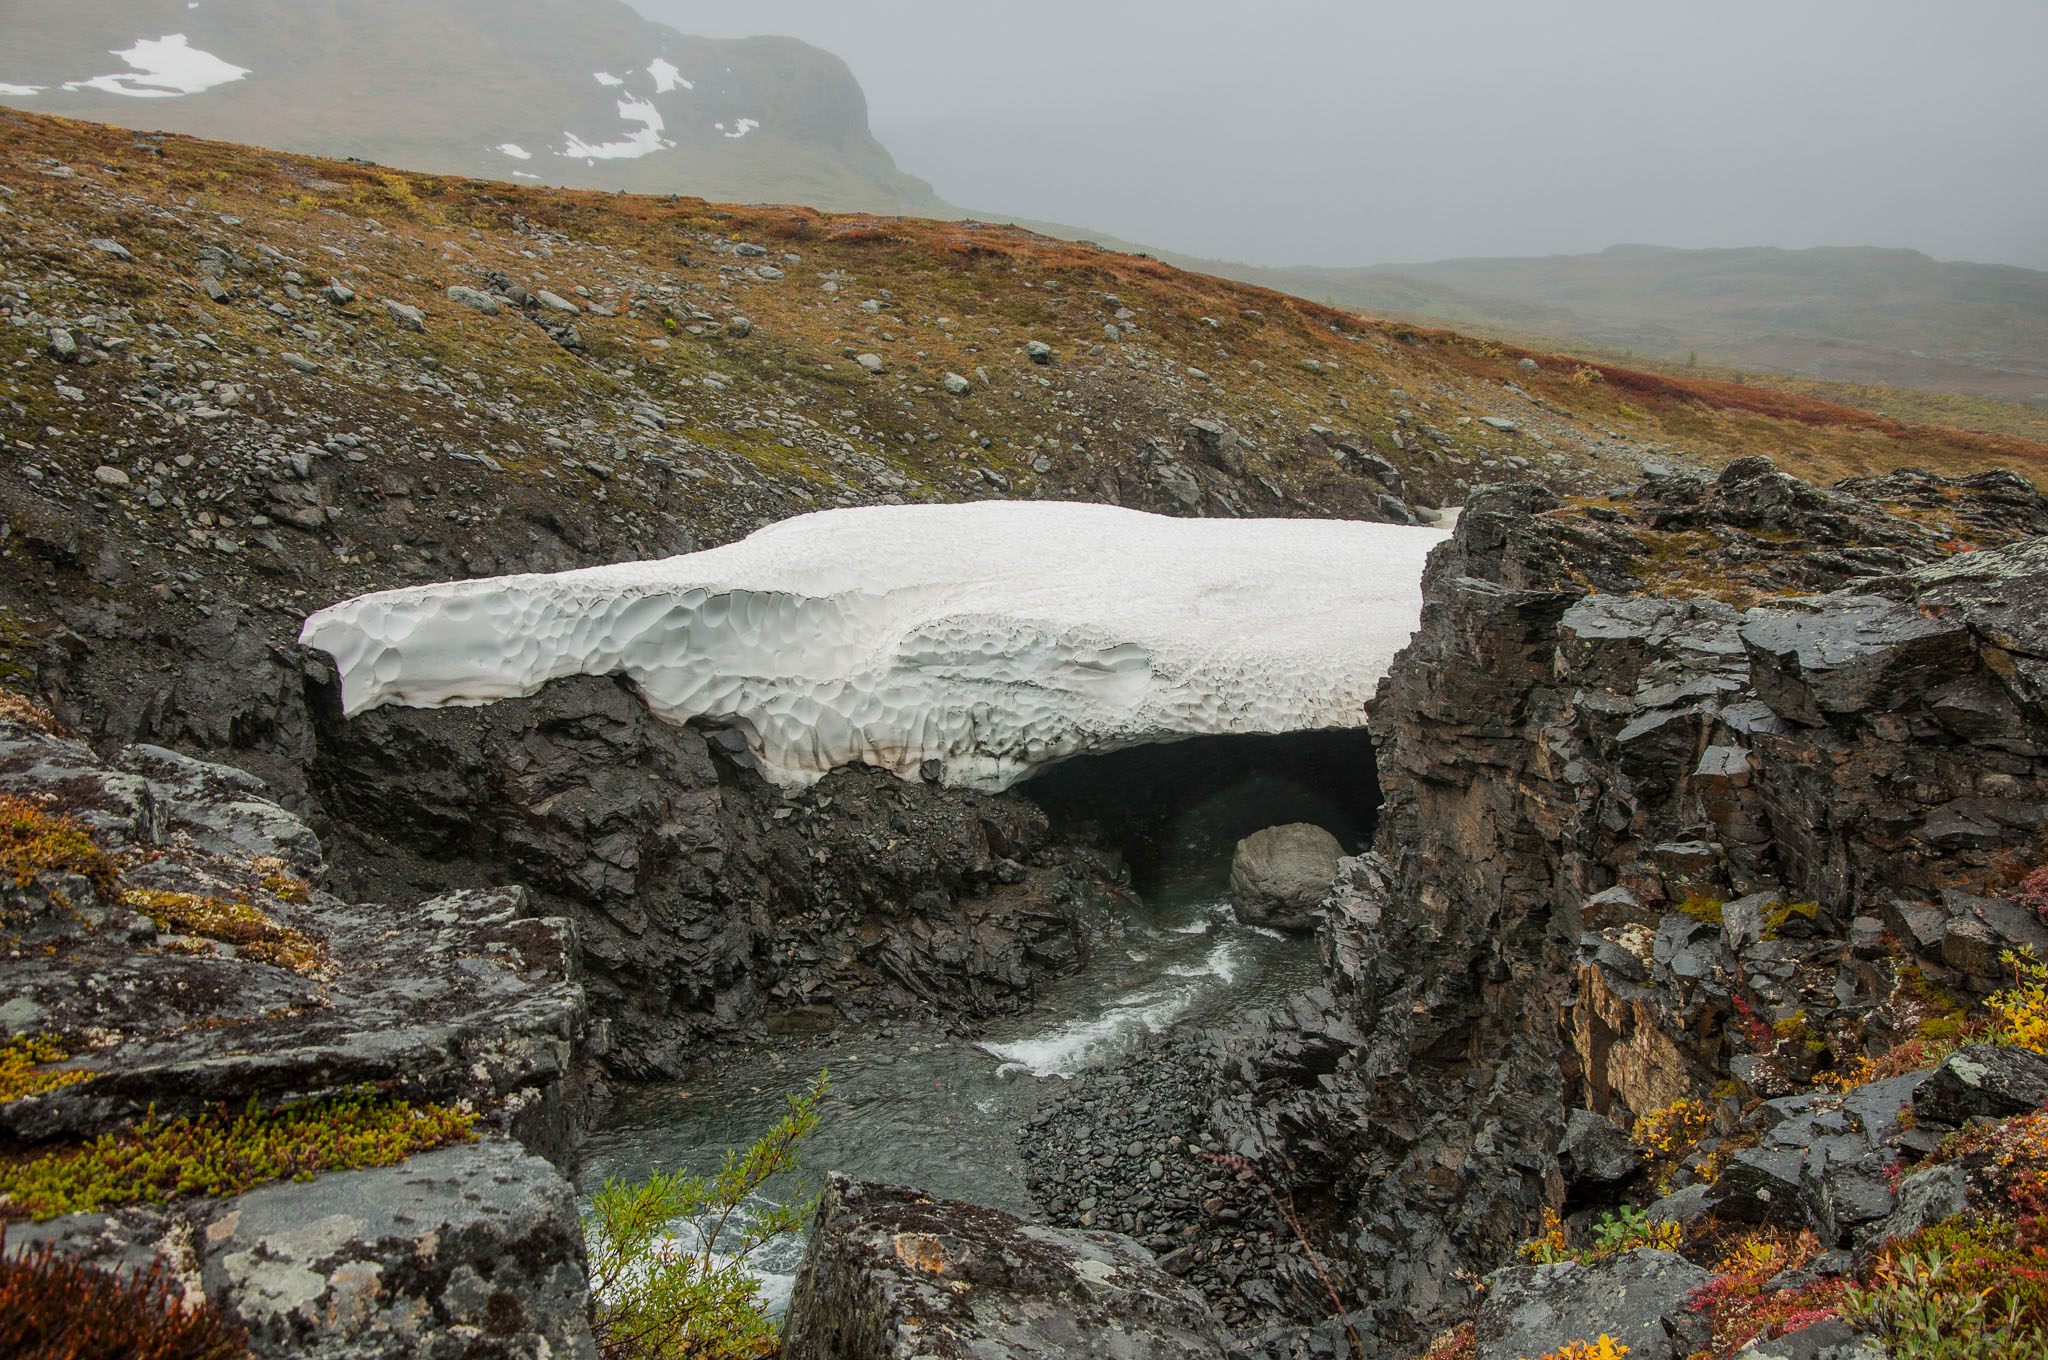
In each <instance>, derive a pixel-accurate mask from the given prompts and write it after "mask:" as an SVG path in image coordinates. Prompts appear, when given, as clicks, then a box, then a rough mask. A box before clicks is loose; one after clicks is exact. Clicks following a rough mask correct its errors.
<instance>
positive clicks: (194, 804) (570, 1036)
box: [0, 696, 602, 1360]
mask: <svg viewBox="0 0 2048 1360" xmlns="http://www.w3.org/2000/svg"><path fill="white" fill-rule="evenodd" d="M4 711H5V713H6V716H5V717H4V718H0V800H4V803H0V816H4V819H5V821H6V836H5V838H4V839H5V846H4V853H5V855H6V857H7V863H6V868H5V872H4V874H0V944H4V948H5V950H6V959H5V963H4V964H0V1027H4V1029H0V1032H4V1034H5V1036H6V1038H7V1039H8V1040H9V1042H10V1049H9V1051H10V1055H11V1056H12V1055H13V1054H14V1049H13V1047H12V1045H13V1044H15V1043H19V1042H22V1041H24V1040H26V1041H28V1042H30V1043H32V1044H33V1045H34V1048H33V1049H32V1050H31V1052H32V1054H33V1055H34V1058H35V1062H34V1065H33V1066H31V1067H29V1068H27V1069H26V1072H25V1075H26V1078H27V1079H26V1080H25V1081H21V1082H20V1084H19V1085H13V1086H11V1088H10V1089H9V1090H7V1091H5V1092H0V1150H4V1151H5V1152H6V1153H7V1154H8V1155H9V1156H10V1159H28V1158H33V1157H35V1156H37V1155H39V1154H42V1153H45V1152H50V1151H53V1150H55V1151H61V1150H62V1149H64V1148H67V1147H74V1146H76V1145H78V1144H79V1143H80V1142H81V1141H83V1140H87V1139H90V1138H95V1137H98V1136H101V1135H108V1136H110V1138H111V1139H112V1140H114V1141H118V1140H119V1139H121V1138H124V1137H133V1136H135V1130H136V1128H137V1127H138V1125H141V1124H146V1123H148V1122H149V1121H150V1120H152V1119H153V1120H157V1121H162V1120H169V1119H173V1118H178V1117H191V1118H195V1119H201V1120H205V1119H208V1118H211V1119H213V1120H215V1121H220V1120H225V1119H226V1118H228V1117H230V1116H232V1115H236V1114H240V1113H242V1112H244V1111H249V1112H256V1111H274V1110H280V1109H285V1108H298V1107H307V1106H309V1105H312V1104H313V1103H316V1102H320V1101H322V1100H324V1099H326V1098H329V1097H337V1098H339V1097H346V1098H350V1099H354V1100H370V1101H374V1102H376V1103H377V1104H378V1105H379V1106H380V1107H383V1106H386V1105H388V1103H389V1102H391V1101H394V1100H401V1099H402V1100H407V1101H410V1102H413V1103H414V1104H415V1105H416V1106H436V1107H440V1108H441V1109H443V1110H444V1111H446V1110H456V1109H459V1110H461V1111H463V1112H465V1113H467V1114H468V1115H472V1116H474V1119H473V1123H472V1126H471V1131H472V1133H474V1134H475V1135H477V1137H476V1138H475V1141H473V1142H465V1143H460V1144H458V1145H456V1146H452V1147H445V1148H441V1149H439V1150H435V1151H427V1152H423V1153H421V1154H420V1155H417V1156H414V1157H412V1158H411V1159H410V1160H407V1161H404V1162H403V1163H401V1164H397V1165H375V1164H374V1163H375V1162H377V1161H381V1160H384V1159H383V1158H382V1157H380V1156H374V1157H371V1158H369V1160H370V1161H371V1162H372V1163H373V1164H372V1165H369V1166H366V1167H363V1168H362V1169H356V1170H340V1171H335V1172H332V1173H330V1174H326V1175H320V1176H310V1175H308V1176H303V1177H302V1178H301V1179H299V1180H279V1181H274V1182H273V1183H271V1184H267V1185H257V1186H256V1187H255V1188H253V1189H249V1190H248V1191H247V1192H246V1193H241V1194H235V1193H232V1192H231V1191H228V1192H223V1191H221V1190H220V1189H219V1188H218V1187H219V1185H220V1183H222V1182H226V1183H228V1184H230V1185H232V1184H233V1183H234V1181H233V1178H234V1176H235V1175H236V1174H238V1173H236V1172H234V1171H231V1170H228V1169H225V1168H226V1167H227V1166H228V1165H229V1164H234V1165H239V1162H238V1161H237V1158H236V1157H234V1156H227V1155H222V1156H221V1159H220V1160H221V1164H222V1165H221V1166H220V1167H213V1166H212V1164H211V1163H209V1164H208V1165H209V1167H210V1168H212V1169H211V1170H210V1171H209V1173H208V1174H207V1175H204V1176H199V1175H196V1174H194V1175H190V1176H187V1177H186V1180H187V1181H188V1182H189V1184H188V1185H187V1188H185V1189H183V1190H180V1191H178V1192H176V1193H173V1194H170V1195H169V1196H168V1202H166V1203H134V1204H128V1205H126V1206H124V1207H118V1208H112V1209H100V1210H93V1211H88V1212H80V1213H72V1214H68V1215H66V1216H63V1217H55V1218H50V1219H49V1220H48V1221H44V1222H36V1223H28V1222H22V1221H13V1222H9V1223H8V1224H7V1227H8V1229H9V1231H8V1232H7V1234H6V1242H7V1249H8V1250H9V1251H10V1252H27V1251H31V1250H34V1249H35V1248H36V1247H38V1246H39V1245H42V1244H45V1243H47V1244H50V1245H52V1246H54V1247H56V1248H57V1249H58V1250H60V1251H63V1252H66V1253H69V1254H73V1255H78V1256H82V1257H84V1258H86V1259H87V1260H90V1261H93V1262H96V1263H98V1264H101V1265H103V1266H107V1267H109V1268H114V1269H123V1270H126V1269H140V1268H143V1267H145V1266H147V1265H148V1263H149V1262H150V1261H152V1260H153V1259H155V1258H157V1257H159V1256H161V1257H163V1258H164V1259H165V1260H166V1261H167V1262H168V1263H169V1265H170V1270H171V1277H172V1279H173V1280H174V1281H175V1282H176V1285H177V1287H178V1289H179V1290H180V1291H181V1292H183V1293H184V1294H185V1295H186V1296H187V1297H188V1298H191V1297H200V1298H204V1299H205V1300H206V1301H207V1303H208V1304H209V1305H210V1306H211V1307H213V1308H214V1309H216V1310H217V1311H219V1312H220V1313H221V1314H222V1315H223V1316H224V1317H225V1318H226V1319H227V1320H228V1321H229V1322H230V1323H231V1324H233V1325H235V1326H237V1327H240V1328H242V1329H244V1330H246V1332H247V1334H248V1338H249V1343H250V1346H251V1349H252V1351H253V1353H254V1354H256V1355H259V1356H286V1355H290V1356H297V1355H314V1356H332V1357H336V1358H337V1360H339V1358H340V1357H344V1356H346V1357H370V1356H377V1357H383V1356H390V1357H398V1356H415V1355H419V1356H443V1357H451V1360H452V1357H455V1356H478V1355H493V1356H505V1357H512V1356H521V1357H537V1356H542V1355H556V1356H563V1355H566V1356H586V1357H587V1356H594V1355H595V1348H594V1345H593V1343H592V1340H591V1334H590V1327H589V1318H588V1295H589V1290H588V1285H587V1283H586V1282H585V1279H584V1274H583V1239H582V1232H581V1228H580V1226H579V1224H578V1221H577V1214H576V1206H575V1198H574V1192H573V1191H572V1189H571V1187H570V1185H569V1183H568V1181H567V1180H566V1179H564V1177H563V1175H562V1171H561V1170H560V1169H559V1168H560V1167H561V1166H566V1165H567V1163H568V1161H569V1159H570V1157H571V1156H572V1154H573V1150H574V1147H575V1144H576V1143H577V1142H578V1141H579V1140H580V1138H581V1136H582V1133H583V1131H584V1129H585V1127H586V1125H587V1121H588V1117H589V1115H590V1111H591V1104H592V1100H591V1095H590V1088H591V1078H592V1073H593V1068H594V1064H595V1060H596V1057H597V1055H598V1052H599V1050H600V1049H601V1046H602V1034H601V1030H602V1027H601V1026H593V1024H592V1023H591V1021H590V1017H589V1014H588V1008H587V1006H586V1004H585V1001H584V995H583V989H582V986H581V951H580V950H579V949H578V947H577V934H576V927H575V926H574V924H573V923H572V922H570V921H568V920H565V919H562V918H560V917H554V916H546V915H542V914H540V913H539V912H538V911H537V910H536V908H535V905H534V902H533V899H532V897H531V896H530V895H529V894H528V893H526V892H525V890H523V889H521V888H517V887H506V888H497V889H467V890H460V891H454V892H449V893H445V894H442V895H439V896H436V897H434V898H432V899H431V900H428V901H426V902H423V903H416V904H411V905H407V906H404V907H392V906H381V905H369V904H363V903H356V902H350V901H346V900H343V899H342V898H340V897H338V896H335V895H333V894H331V893H329V892H327V891H324V890H323V889H321V888H318V887H315V886H313V885H314V884H315V883H317V882H319V881H321V880H322V879H323V878H324V877H325V876H326V865H325V861H324V858H323V856H322V852H321V846H320V843H319V841H318V840H317V839H316V838H315V837H314V836H313V834H312V832H311V831H310V830H309V829H308V828H307V827H306V826H305V824H304V823H302V822H300V821H299V820H298V819H297V818H295V817H293V816H292V815H290V814H289V813H287V812H286V811H285V810H284V809H283V808H281V807H280V806H278V805H277V804H276V803H274V802H271V801H270V800H269V799H268V798H267V797H266V796H265V793H266V791H265V789H264V788H263V786H262V785H261V784H260V782H258V781H257V780H255V779H253V778H252V777H250V776H249V775H247V774H244V773H243V772H241V771H239V770H233V769H229V768H227V767H224V766H218V765H209V764H205V763H202V762H200V761H196V760H191V759H188V758H186V757H184V756H180V755H177V754H175V753H173V752H170V751H166V750H163V749H160V748H156V747H147V746H141V747H127V748H123V749H120V750H117V751H115V752H114V753H113V754H112V755H111V756H109V757H104V758H103V757H101V756H100V755H98V754H96V753H95V752H94V751H93V750H92V749H91V748H90V747H88V746H86V745H84V744H83V743H81V742H78V741H75V740H71V739H69V738H66V737H63V736H61V735H57V734H56V733H55V732H54V731H53V730H51V725H50V724H48V723H47V721H46V715H37V714H34V713H32V712H31V711H29V710H28V709H27V706H26V705H22V704H20V702H19V701H18V700H14V699H12V697H11V696H9V698H8V701H7V704H6V706H5V710H4ZM406 900H407V901H408V902H410V899H406ZM23 1076H24V1072H23V1071H22V1070H21V1069H20V1065H19V1064H18V1063H16V1064H15V1065H14V1067H13V1068H12V1069H11V1070H10V1082H15V1081H17V1080H19V1079H21V1078H22V1077H23ZM313 1136H317V1131H316V1134H315V1135H313ZM522 1145H523V1146H522ZM289 1146H290V1144H289V1140H288V1138H285V1137H280V1138H279V1140H278V1147H279V1148H280V1149H286V1150H283V1151H275V1152H273V1153H270V1154H268V1155H271V1156H273V1157H278V1158H284V1159H286V1161H287V1163H288V1162H289V1159H290V1158H291V1157H293V1156H295V1155H297V1154H296V1153H293V1152H291V1151H289ZM159 1155H160V1156H163V1157H171V1158H175V1157H176V1156H178V1155H181V1154H178V1153H176V1152H172V1153H161V1154H159ZM184 1155H190V1154H184ZM253 1160H254V1161H257V1162H260V1161H261V1160H263V1159H262V1158H254V1159H253ZM134 1174H142V1171H141V1168H140V1167H138V1168H137V1169H136V1170H135V1172H134ZM271 1174H273V1175H275V1174H277V1173H276V1172H274V1171H273V1172H272V1173H271ZM254 1179H256V1180H261V1179H262V1177H261V1176H256V1177H254ZM53 1183H54V1184H56V1185H59V1186H62V1185H63V1184H64V1183H65V1182H64V1181H63V1180H62V1178H61V1176H59V1177H57V1178H56V1179H55V1180H54V1182H53ZM244 1183H246V1182H244ZM74 1190H75V1187H74ZM93 1193H94V1194H95V1195H97V1196H99V1197H100V1198H101V1202H111V1203H114V1204H119V1203H120V1202H121V1201H122V1199H124V1198H127V1197H131V1196H133V1195H135V1194H138V1193H141V1194H144V1196H145V1197H155V1196H160V1195H162V1191H161V1189H160V1188H158V1189H150V1188H148V1187H136V1186H128V1185H124V1184H121V1183H119V1182H118V1180H117V1181H116V1183H113V1184H111V1185H103V1186H99V1187H97V1188H96V1189H94V1191H93ZM58 1207H60V1208H61V1207H62V1206H61V1205H59V1206H58ZM28 1211H29V1206H27V1205H24V1204H22V1203H17V1202H13V1201H0V1219H8V1220H19V1219H21V1218H22V1217H23V1215H24V1214H25V1213H27V1212H28ZM38 1212H48V1211H47V1210H38Z"/></svg>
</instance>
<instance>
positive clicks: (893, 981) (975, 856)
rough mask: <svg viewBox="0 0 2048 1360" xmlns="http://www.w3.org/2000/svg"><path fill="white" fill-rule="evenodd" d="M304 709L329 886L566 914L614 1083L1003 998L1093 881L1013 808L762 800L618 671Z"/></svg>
mask: <svg viewBox="0 0 2048 1360" xmlns="http://www.w3.org/2000/svg"><path fill="white" fill-rule="evenodd" d="M319 713H320V715H321V720H320V751H321V756H320V760H319V763H318V764H317V766H316V767H315V778H316V786H317V787H318V788H319V790H320V792H321V795H322V797H323V800H324V801H325V802H326V804H327V806H329V807H331V808H332V809H333V810H334V813H335V815H336V817H337V818H338V819H339V820H340V831H341V835H340V836H339V837H338V838H337V841H336V845H337V854H336V858H337V860H338V861H339V863H340V868H339V872H338V879H339V881H340V882H342V883H344V884H346V885H347V886H348V888H349V889H350V890H352V891H354V892H356V893H359V894H381V895H386V896H401V895H404V894H406V893H419V892H422V891H433V890H436V889H439V888H443V887H446V886H450V885H455V884H474V883H478V882H483V883H520V884H524V885H527V886H529V887H530V888H531V889H532V891H533V893H534V895H535V899H536V901H537V902H539V903H541V904H543V905H544V906H545V907H546V908H547V909H548V910H549V911H551V912H555V913H559V914H561V915H563V916H566V917H569V918H571V919H573V920H574V921H575V922H576V924H577V928H578V938H579V940H580V943H581V947H582V951H583V964H584V968H585V971H586V986H587V988H588V989H589V992H590V997H591V1004H592V1008H593V1011H594V1013H595V1014H596V1015H597V1016H599V1017H600V1018H602V1019H603V1020H605V1021H607V1022H608V1023H609V1026H610V1036H611V1037H610V1042H609V1046H608V1050H607V1053H606V1058H605V1061H606V1063H607V1065H608V1066H609V1067H610V1068H611V1070H613V1071H614V1072H617V1073H619V1074H621V1075H624V1076H628V1077H636V1078H648V1077H660V1076H674V1075H678V1074H680V1073H683V1072H685V1071H687V1070H688V1068H689V1065H690V1063H691V1062H692V1061H693V1060H695V1059H696V1058H697V1057H698V1056H700V1055H701V1053H702V1052H703V1050H704V1047H705V1045H706V1044H707V1042H710V1041H715V1040H719V1039H725V1038H733V1037H744V1036H748V1035H758V1034H759V1033H761V1032H763V1029H764V1027H765V1026H766V1025H767V1024H768V1023H769V1022H770V1020H771V1018H772V1017H773V1016H774V1015H777V1014H795V1015H798V1016H807V1017H809V1018H810V1019H812V1020H813V1021H816V1020H826V1021H829V1020H831V1019H833V1018H836V1017H840V1016H845V1015H864V1014H869V1013H873V1012H875V1011H878V1010H888V1009H894V1008H909V1007H934V1008H938V1009H940V1010H943V1011H945V1012H946V1013H949V1014H958V1015H965V1016H972V1015H977V1014H990V1013H996V1012H1000V1011H1004V1010H1011V1009H1015V1008H1017V1007H1019V1006H1021V1005H1023V1004H1026V1003H1027V1002H1028V1001H1029V999H1030V997H1031V995H1032V992H1033V990H1034V988H1035V987H1036V985H1037V984H1038V983H1039V981H1041V980H1042V979H1045V978H1048V977H1053V976H1058V975H1060V974H1062V973H1065V972H1070V971H1072V970H1073V969H1074V968H1076V967H1078V966H1079V965H1080V963H1081V960H1082V951H1083V948H1084V942H1083V934H1082V931H1081V929H1080V924H1079V923H1080V921H1081V920H1082V919H1083V918H1084V917H1086V916H1087V915H1088V913H1089V912H1090V911H1091V910H1094V909H1095V908H1096V907H1097V905H1098V904H1099V900H1100V894H1101V893H1102V891H1103V876H1102V875H1101V873H1100V872H1099V871H1098V870H1097V869H1096V868H1095V867H1094V865H1093V863H1092V862H1091V861H1088V860H1086V859H1082V858H1077V857H1073V856H1068V855H1063V854H1061V853H1058V852H1057V851H1056V850H1055V849H1054V847H1052V846H1051V845H1050V844H1049V837H1048V834H1047V828H1046V824H1045V819H1044V816H1043V814H1042V813H1040V812H1039V811H1038V810H1037V809H1036V808H1034V807H1033V806H1031V805H1030V804H1029V803H1027V802H1025V801H1023V800H1021V799H1018V798H1014V797H1008V796H1003V795H986V794H979V793H974V792H971V791H966V790H958V789H949V788H939V787H934V786H930V785H926V784H922V783H912V782H908V781H904V780H899V779H896V778H895V777H894V776H892V775H889V774H887V773H885V772H883V771H880V770H873V769H867V768H864V767H861V768H850V769H844V770H839V771H835V772H833V773H832V774H831V775H828V776H827V777H826V778H825V779H824V780H823V781H822V782H820V783H819V784H817V785H815V786H813V787H812V788H810V789H808V790H805V791H803V792H802V793H800V794H793V795H786V794H784V793H783V792H781V791H780V790H777V789H775V788H773V787H771V786H769V785H768V784H767V783H766V782H765V781H763V780H762V779H761V778H760V777H759V776H758V775H757V774H755V773H754V772H753V771H752V770H751V769H748V768H746V767H745V766H744V765H742V764H739V763H736V762H735V760H734V759H733V758H732V753H731V752H729V751H728V750H727V749H726V748H725V747H724V746H723V745H722V744H721V739H722V737H723V736H725V735H729V734H719V733H712V734H708V735H707V734H706V733H704V732H702V731H699V730H697V729H696V728H693V727H678V726H676V725H674V724H671V723H667V722H664V721H662V720H660V719H659V718H656V717H655V716H654V715H653V714H652V713H651V712H649V711H648V709H647V706H646V705H645V704H644V703H642V702H641V701H640V699H639V698H638V697H637V696H636V695H634V694H633V693H631V692H630V690H629V689H628V687H627V686H626V685H625V684H624V683H623V682H620V681H617V680H612V679H601V678H594V677H579V678H576V679H570V680H560V681H556V682H554V683H553V684H551V685H549V686H548V687H547V688H546V689H545V690H543V691H542V692H541V693H540V694H538V695H536V696H534V697H533V698H531V699H508V700H503V701H501V702H498V703H495V704H491V705H488V706H486V707H483V708H470V709H461V708H454V709H405V708H382V709H377V710H373V711H371V712H369V713H364V714H361V715H358V716H357V717H355V718H352V719H348V720H343V719H342V718H341V716H340V714H339V711H338V704H337V702H336V700H335V699H334V696H333V695H332V694H331V693H329V694H327V695H325V696H324V699H323V702H322V704H321V705H320V707H319Z"/></svg>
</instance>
